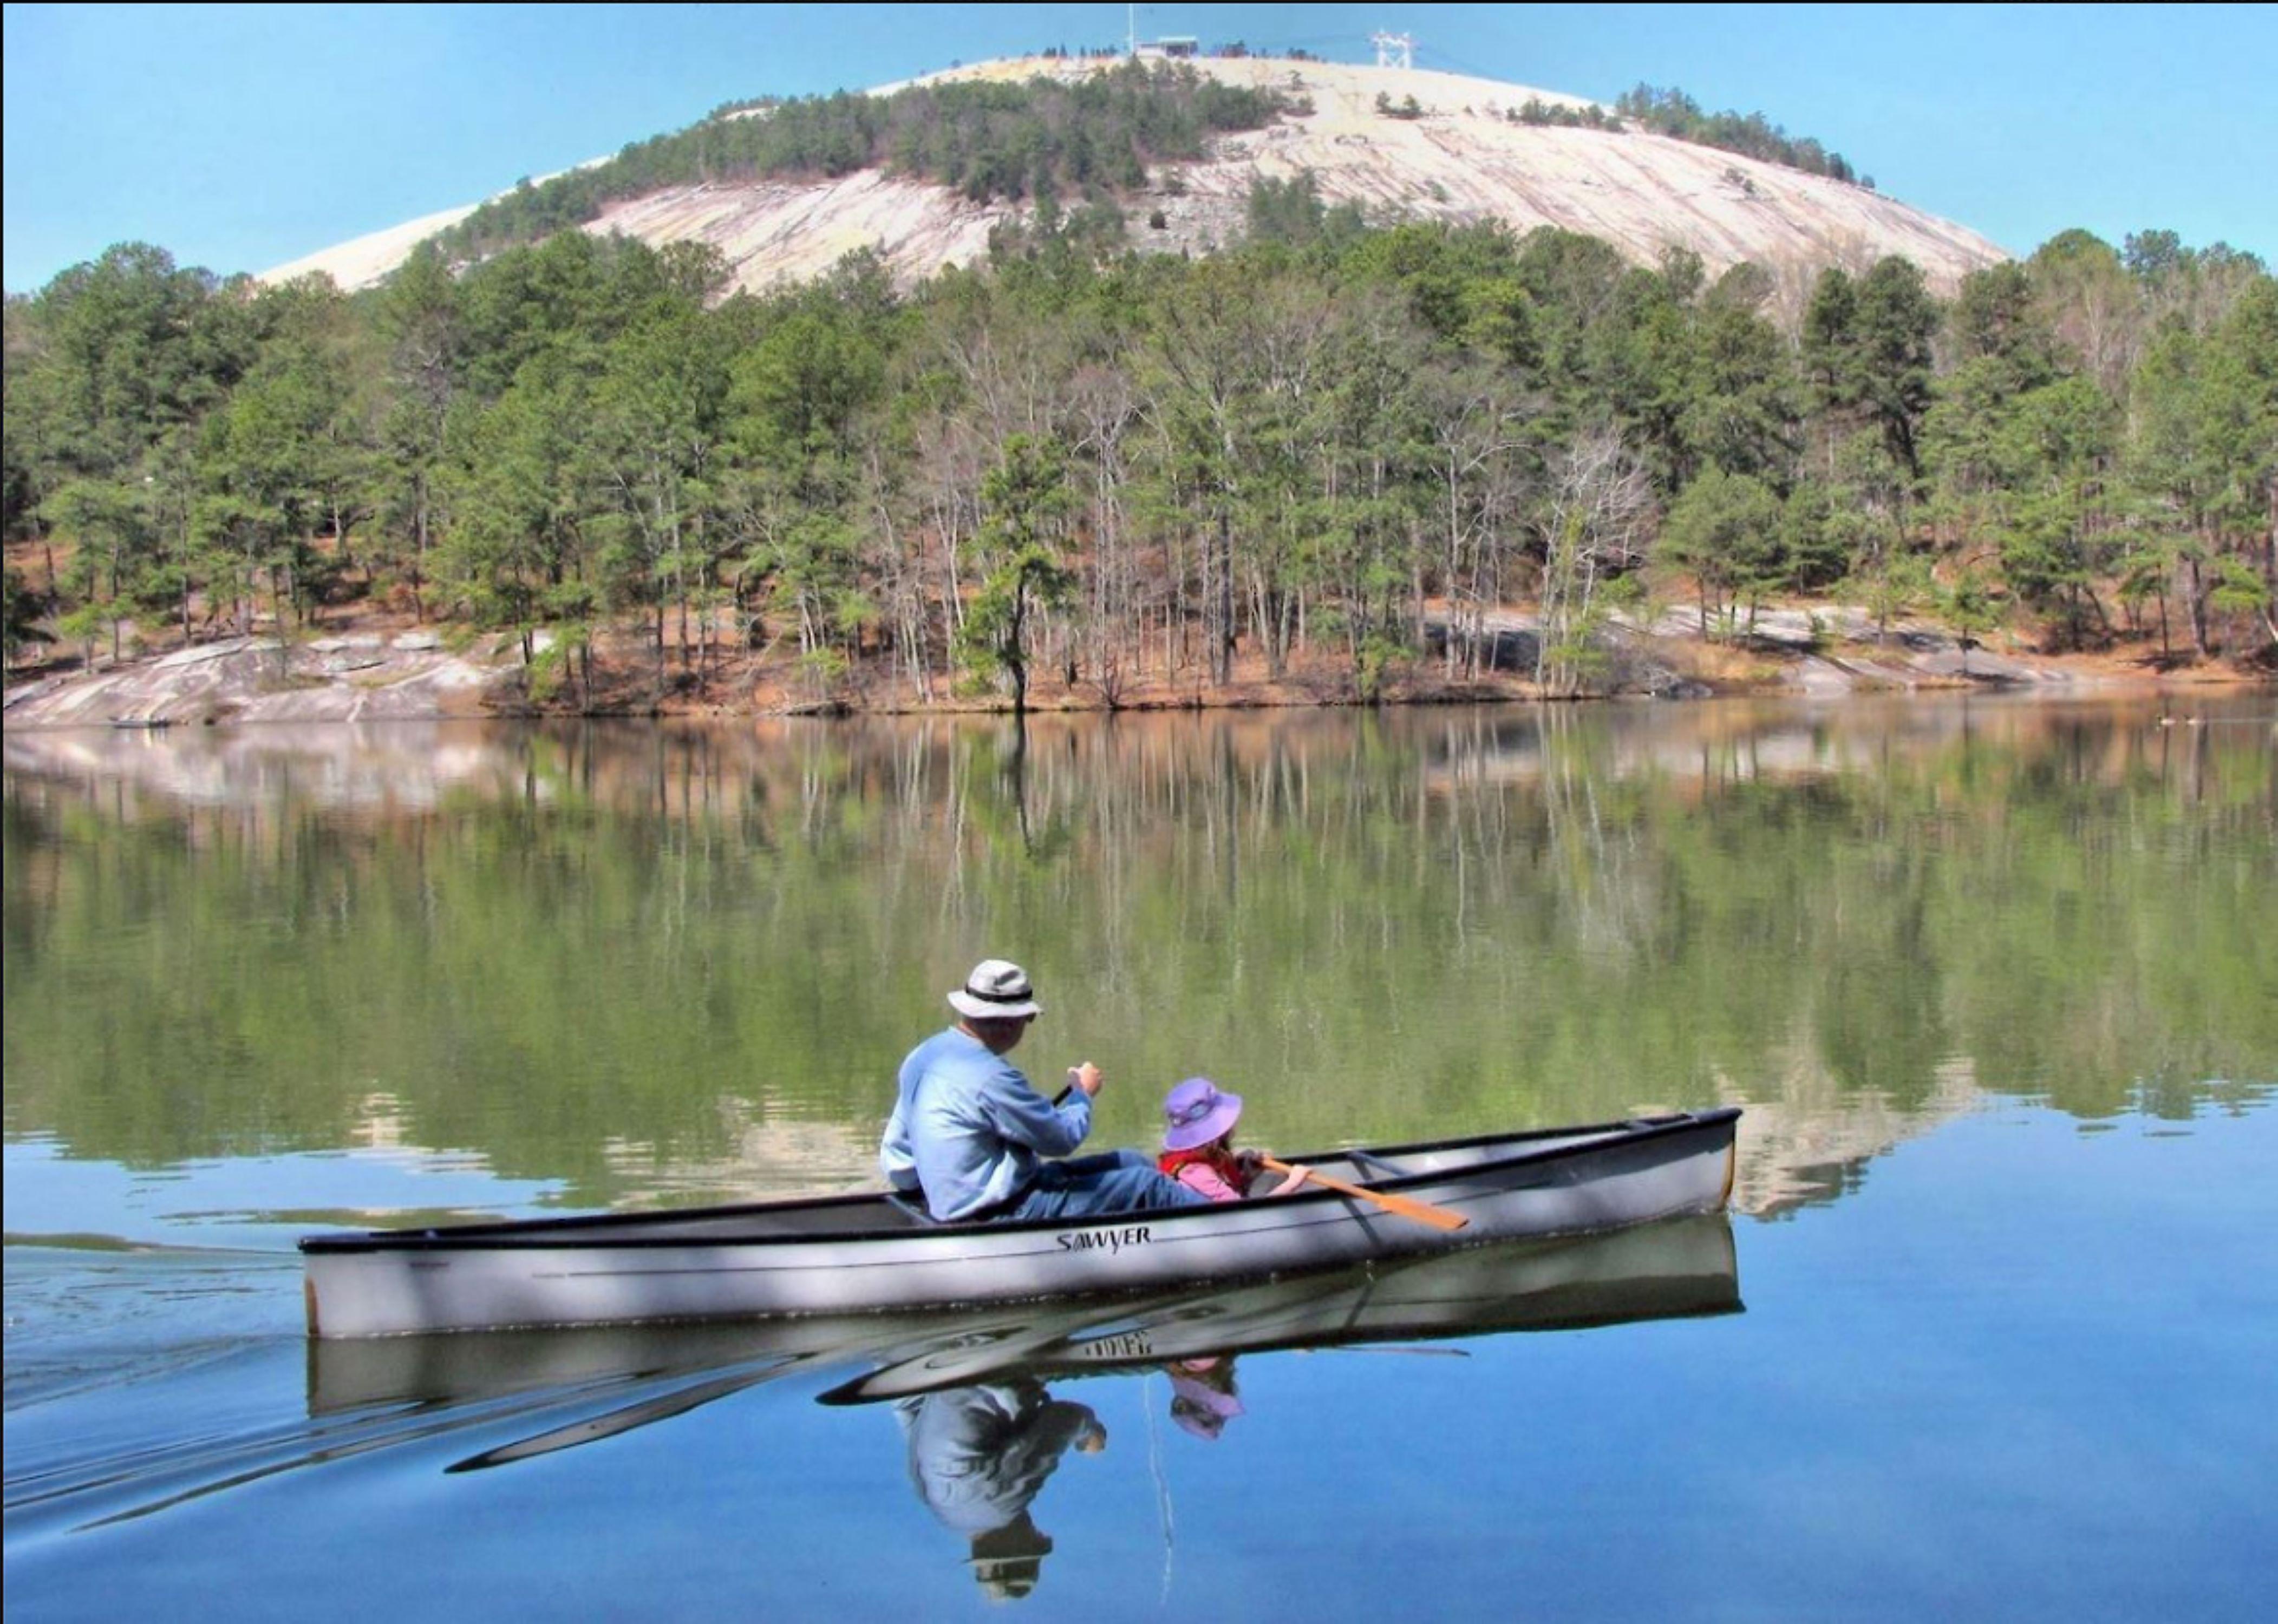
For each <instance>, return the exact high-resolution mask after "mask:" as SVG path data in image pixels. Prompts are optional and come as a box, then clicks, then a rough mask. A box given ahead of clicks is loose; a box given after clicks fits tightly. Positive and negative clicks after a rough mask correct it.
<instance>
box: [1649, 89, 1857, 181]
mask: <svg viewBox="0 0 2278 1624" xmlns="http://www.w3.org/2000/svg"><path fill="white" fill-rule="evenodd" d="M1614 111H1616V112H1617V113H1618V114H1619V115H1620V116H1621V117H1622V118H1626V119H1628V120H1630V121H1631V122H1632V123H1634V124H1637V125H1639V126H1642V127H1643V128H1645V129H1647V130H1650V131H1652V132H1653V133H1655V134H1656V135H1669V136H1673V137H1675V138H1676V139H1677V140H1678V141H1694V142H1697V143H1698V144H1700V145H1701V146H1704V147H1717V148H1721V149H1724V151H1726V152H1737V153H1739V154H1740V155H1741V156H1744V157H1751V158H1760V159H1762V161H1763V162H1765V163H1767V164H1784V165H1785V166H1786V167H1787V168H1789V169H1800V170H1801V171H1803V172H1805V173H1806V174H1809V175H1824V176H1826V177H1827V178H1828V179H1831V180H1841V181H1846V182H1852V181H1859V180H1860V177H1859V176H1858V174H1857V172H1855V171H1854V170H1853V169H1852V167H1851V165H1850V164H1848V163H1846V162H1845V161H1844V158H1843V155H1842V154H1841V153H1839V152H1830V151H1829V150H1827V149H1826V148H1824V147H1823V146H1822V145H1820V143H1819V142H1818V141H1815V140H1813V139H1812V138H1811V137H1810V136H1808V135H1804V136H1791V135H1789V134H1788V133H1787V132H1786V131H1785V130H1783V129H1782V128H1780V126H1777V125H1776V124H1774V123H1772V122H1771V121H1770V119H1768V118H1765V117H1764V116H1763V114H1762V113H1747V114H1742V113H1736V112H1722V113H1710V112H1704V111H1701V103H1698V102H1696V101H1694V100H1693V98H1692V97H1691V96H1689V95H1686V93H1685V92H1684V91H1682V90H1678V89H1676V88H1670V89H1666V90H1664V89H1658V88H1655V87H1654V86H1652V85H1644V84H1641V85H1639V86H1637V87H1636V88H1634V89H1630V90H1625V91H1624V92H1623V93H1622V94H1621V95H1619V96H1618V97H1617V98H1616V100H1615V103H1614ZM1861 184H1865V185H1871V183H1868V182H1861Z"/></svg>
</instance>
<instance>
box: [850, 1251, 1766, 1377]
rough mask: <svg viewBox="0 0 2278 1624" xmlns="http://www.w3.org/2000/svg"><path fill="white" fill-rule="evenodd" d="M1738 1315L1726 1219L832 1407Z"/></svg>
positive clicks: (1162, 1325) (1178, 1330) (1414, 1279)
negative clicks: (988, 1386)
mask: <svg viewBox="0 0 2278 1624" xmlns="http://www.w3.org/2000/svg"><path fill="white" fill-rule="evenodd" d="M1739 1308H1740V1288H1739V1270H1738V1269H1737V1267H1736V1265H1735V1262H1734V1259H1733V1255H1732V1231H1731V1225H1730V1224H1729V1223H1728V1222H1727V1221H1726V1219H1725V1218H1724V1215H1723V1214H1721V1213H1717V1214H1709V1215H1703V1216H1697V1217H1689V1218H1676V1219H1671V1220H1670V1221H1668V1222H1667V1223H1663V1224H1646V1225H1642V1226H1640V1227H1637V1228H1633V1229H1627V1230H1622V1231H1617V1232H1615V1233H1612V1234H1605V1235H1578V1236H1568V1237H1566V1238H1563V1239H1556V1240H1532V1241H1524V1240H1523V1241H1510V1242H1507V1243H1505V1244H1502V1245H1499V1246H1492V1247H1473V1248H1470V1249H1467V1250H1464V1251H1461V1252H1454V1253H1449V1254H1442V1255H1440V1256H1434V1257H1424V1258H1416V1259H1410V1260H1408V1261H1406V1262H1398V1263H1392V1264H1383V1265H1365V1266H1364V1267H1362V1268H1359V1269H1341V1270H1337V1271H1335V1272H1333V1273H1327V1274H1315V1275H1302V1276H1298V1277H1294V1278H1290V1279H1286V1280H1269V1281H1265V1282H1261V1283H1259V1284H1257V1285H1249V1286H1237V1287H1233V1288H1230V1289H1227V1290H1224V1291H1220V1292H1214V1293H1190V1294H1188V1295H1185V1296H1182V1297H1176V1298H1162V1299H1149V1300H1146V1301H1143V1302H1141V1303H1136V1304H1131V1305H1126V1306H1123V1307H1122V1308H1121V1310H1120V1312H1117V1311H1114V1310H1111V1309H1107V1308H1104V1307H1095V1308H1093V1310H1092V1311H1091V1312H1090V1313H1089V1315H1082V1314H1074V1313H1071V1314H1068V1315H1062V1316H1060V1317H1059V1318H1058V1319H1057V1320H1055V1321H1053V1322H1049V1323H1038V1324H1035V1325H1031V1326H1028V1327H1024V1328H1022V1329H1021V1330H1020V1331H1018V1332H1013V1333H1008V1334H1005V1335H1000V1336H998V1337H994V1338H970V1337H968V1338H964V1339H963V1340H961V1341H959V1342H948V1341H944V1342H940V1343H937V1344H936V1345H934V1346H929V1347H927V1348H925V1349H923V1350H922V1351H921V1352H918V1353H913V1354H911V1355H908V1356H906V1357H904V1358H902V1359H899V1360H895V1361H888V1362H885V1363H883V1364H881V1366H880V1368H879V1369H876V1370H875V1371H873V1372H872V1373H871V1374H869V1375H868V1376H862V1377H860V1378H859V1379H857V1380H855V1381H852V1382H849V1383H847V1384H845V1385H844V1386H842V1387H838V1388H836V1389H834V1390H832V1391H829V1392H827V1393H825V1394H823V1395H822V1399H823V1402H824V1403H826V1404H863V1403H869V1402H872V1401H875V1400H878V1399H900V1398H906V1397H908V1396H909V1395H911V1394H913V1393H920V1392H930V1391H936V1390H937V1389H940V1388H944V1387H955V1386H961V1385H963V1384H967V1383H969V1382H978V1381H990V1380H996V1379H998V1378H999V1377H1001V1376H1004V1375H1005V1374H1007V1373H1008V1372H1010V1371H1012V1370H1014V1369H1018V1370H1019V1371H1020V1372H1021V1373H1022V1374H1024V1375H1028V1376H1036V1377H1038V1378H1040V1379H1047V1380H1050V1379H1057V1378H1059V1377H1061V1376H1080V1375H1085V1374H1090V1373H1097V1372H1104V1371H1108V1370H1112V1369H1120V1368H1126V1367H1130V1366H1153V1365H1157V1364H1160V1363H1163V1362H1165V1361H1170V1360H1181V1359H1199V1358H1204V1357H1225V1356H1227V1355H1230V1354H1235V1353H1258V1352H1264V1351H1269V1350H1273V1349H1278V1348H1301V1347H1302V1348H1319V1347H1338V1346H1348V1345H1350V1344H1354V1343H1370V1344H1377V1343H1385V1344H1391V1343H1401V1342H1416V1341H1423V1340H1426V1339H1432V1340H1441V1339H1446V1338H1459V1337H1473V1336H1486V1335H1490V1334H1495V1333H1500V1332H1504V1331H1517V1330H1579V1329H1580V1328H1582V1327H1585V1326H1591V1325H1611V1324H1619V1323H1627V1322H1630V1321H1635V1320H1661V1319H1684V1318H1690V1317H1696V1316H1701V1315H1716V1314H1733V1313H1738V1312H1739Z"/></svg>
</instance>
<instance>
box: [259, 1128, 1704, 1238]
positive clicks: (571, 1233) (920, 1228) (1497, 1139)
mask: <svg viewBox="0 0 2278 1624" xmlns="http://www.w3.org/2000/svg"><path fill="white" fill-rule="evenodd" d="M1739 1115H1740V1110H1739V1108H1738V1107H1737V1106H1721V1107H1717V1108H1715V1109H1708V1110H1701V1111H1686V1112H1678V1113H1673V1114H1670V1115H1665V1116H1655V1117H1643V1118H1630V1119H1627V1120H1624V1121H1620V1122H1609V1123H1597V1124H1591V1125H1585V1126H1579V1127H1557V1128H1542V1129H1535V1130H1529V1131H1525V1132H1517V1133H1479V1134H1472V1135H1467V1136H1464V1137H1460V1138H1456V1139H1447V1140H1428V1141H1418V1142H1416V1143H1410V1144H1404V1145H1391V1146H1367V1147H1344V1148H1341V1149H1334V1150H1320V1151H1312V1152H1305V1153H1301V1154H1294V1155H1288V1156H1286V1157H1284V1158H1283V1159H1284V1160H1286V1161H1289V1162H1298V1163H1312V1162H1329V1161H1334V1160H1336V1159H1338V1158H1340V1157H1348V1156H1350V1155H1352V1153H1353V1150H1354V1149H1355V1148H1362V1149H1365V1150H1366V1151H1367V1153H1368V1154H1369V1155H1371V1156H1374V1157H1378V1158H1382V1159H1386V1160H1390V1159H1395V1158H1397V1157H1400V1156H1403V1155H1425V1154H1429V1153H1434V1152H1445V1151H1460V1150H1468V1149H1475V1148H1477V1147H1479V1146H1482V1145H1502V1144H1509V1145H1514V1146H1524V1145H1525V1144H1527V1143H1528V1142H1529V1141H1531V1140H1571V1142H1569V1143H1561V1144H1555V1145H1549V1146H1547V1147H1538V1148H1533V1149H1521V1150H1519V1151H1518V1152H1517V1153H1516V1154H1514V1155H1505V1156H1497V1157H1494V1158H1493V1159H1491V1160H1487V1161H1483V1162H1478V1163H1469V1164H1466V1165H1464V1166H1462V1167H1458V1168H1442V1169H1440V1170H1430V1171H1423V1172H1415V1173H1403V1174H1401V1175H1399V1176H1397V1177H1390V1176H1387V1177H1382V1178H1359V1179H1357V1180H1356V1181H1355V1182H1357V1183H1358V1184H1360V1185H1361V1186H1364V1187H1365V1188H1367V1189H1371V1190H1380V1191H1384V1192H1387V1193H1395V1194H1399V1193H1409V1192H1411V1191H1414V1190H1418V1189H1422V1188H1426V1187H1429V1186H1434V1185H1445V1184H1449V1183H1451V1182H1457V1181H1461V1182H1472V1181H1475V1180H1484V1179H1489V1178H1493V1177H1494V1176H1495V1175H1496V1174H1498V1173H1500V1172H1502V1171H1504V1170H1508V1169H1510V1168H1513V1167H1517V1166H1522V1165H1527V1164H1546V1165H1547V1164H1550V1163H1556V1162H1559V1161H1561V1160H1563V1159H1565V1158H1568V1157H1571V1156H1581V1155H1603V1154H1604V1153H1605V1152H1607V1151H1608V1150H1609V1149H1611V1148H1614V1147H1621V1146H1632V1145H1640V1144H1647V1143H1650V1142H1651V1141H1653V1140H1658V1139H1666V1138H1672V1137H1676V1136H1678V1135H1683V1134H1691V1133H1696V1132H1701V1130H1703V1129H1708V1128H1715V1127H1718V1126H1723V1125H1729V1124H1730V1123H1731V1122H1732V1121H1733V1120H1735V1119H1736V1118H1738V1117H1739ZM1355 1170H1356V1171H1358V1170H1359V1167H1358V1164H1357V1163H1356V1164H1355ZM1331 1201H1334V1202H1338V1203H1342V1204H1345V1205H1348V1206H1350V1205H1355V1204H1362V1205H1365V1203H1356V1202H1355V1201H1354V1198H1352V1197H1349V1196H1346V1195H1342V1194H1340V1193H1337V1192H1335V1191H1334V1190H1326V1189H1314V1190H1308V1191H1305V1192H1303V1193H1300V1194H1296V1195H1291V1196H1284V1197H1280V1198H1278V1199H1277V1200H1276V1201H1274V1203H1273V1204H1274V1206H1275V1207H1276V1208H1280V1209H1282V1210H1285V1211H1286V1210H1288V1209H1289V1204H1292V1203H1301V1204H1302V1205H1300V1206H1298V1207H1297V1208H1296V1209H1297V1210H1303V1207H1306V1206H1311V1205H1316V1204H1319V1203H1323V1202H1331ZM889 1202H890V1198H889V1197H888V1196H887V1195H885V1194H884V1193H880V1192H875V1191H864V1192H857V1193H852V1194H848V1195H826V1196H812V1197H805V1198H795V1199H793V1200H791V1201H751V1202H740V1203H735V1204H731V1205H726V1206H718V1207H692V1208H682V1209H679V1210H669V1211H664V1212H657V1213H646V1214H638V1215H631V1216H628V1215H625V1214H623V1213H581V1214H577V1215H574V1216H566V1217H558V1218H522V1219H502V1220H493V1221H485V1222H483V1223H478V1224H452V1225H438V1226H436V1227H433V1228H428V1229H417V1230H373V1231H346V1232H335V1233H330V1234H321V1235H304V1236H302V1238H301V1239H300V1241H299V1243H298V1245H299V1248H300V1250H301V1251H302V1253H303V1254H307V1255H310V1256H340V1255H343V1254H356V1253H375V1252H463V1251H516V1252H524V1251H527V1252H546V1251H553V1250H562V1249H592V1248H606V1249H608V1250H610V1251H617V1250H640V1249H646V1248H651V1247H660V1248H661V1247H682V1248H685V1247H716V1246H733V1247H738V1248H744V1247H793V1246H812V1245H835V1244H842V1243H843V1244H856V1245H859V1244H862V1243H866V1242H877V1241H898V1240H911V1239H919V1238H922V1237H929V1236H939V1237H943V1238H952V1237H957V1236H970V1235H980V1234H990V1235H1003V1234H1018V1233H1021V1232H1023V1231H1038V1230H1052V1231H1081V1230H1089V1229H1112V1228H1120V1227H1122V1226H1125V1225H1128V1224H1131V1223H1133V1222H1134V1221H1135V1220H1141V1221H1143V1222H1145V1223H1147V1224H1173V1225H1178V1226H1181V1227H1183V1226H1186V1225H1189V1224H1196V1223H1207V1222H1210V1221H1212V1220H1214V1219H1215V1220H1219V1221H1221V1222H1222V1221H1223V1220H1224V1219H1225V1218H1226V1217H1227V1216H1229V1215H1230V1214H1235V1213H1242V1212H1249V1213H1253V1214H1254V1212H1255V1210H1256V1208H1255V1204H1254V1203H1250V1202H1242V1203H1238V1204H1235V1203H1214V1204H1212V1205H1211V1206H1206V1207H1173V1208H1158V1209H1155V1210H1151V1211H1148V1212H1145V1213H1142V1214H1135V1213H1131V1212H1115V1213H1103V1214H1099V1215H1097V1216H1091V1217H1084V1218H1070V1217H1046V1218H1028V1219H1001V1218H1000V1219H995V1220H984V1221H982V1222H979V1223H967V1222H949V1223H942V1222H930V1223H918V1224H901V1225H898V1226H896V1227H893V1228H882V1227H879V1226H877V1225H875V1224H869V1225H865V1226H863V1227H860V1228H853V1229H834V1230H822V1229H818V1230H812V1231H799V1230H792V1231H777V1232H775V1233H768V1234H748V1235H732V1236H719V1237H695V1236H691V1235H688V1234H686V1233H681V1234H656V1235H645V1234H640V1233H638V1232H636V1233H630V1234H624V1233H612V1234H608V1235H605V1236H602V1237H599V1238H597V1237H596V1236H595V1235H594V1233H593V1231H621V1230H625V1229H628V1228H633V1229H638V1227H640V1226H644V1225H654V1226H655V1227H657V1228H660V1229H662V1228H665V1227H667V1226H681V1225H687V1224H700V1223H714V1222H721V1221H725V1220H731V1219H735V1218H738V1217H744V1216H749V1217H752V1218H755V1219H763V1218H765V1217H768V1216H771V1215H775V1214H780V1213H790V1212H801V1213H815V1212H825V1211H829V1210H830V1209H832V1208H848V1209H860V1210H863V1211H875V1210H877V1209H879V1208H887V1207H888V1206H889ZM1456 1244H1458V1245H1460V1244H1461V1242H1460V1241H1458V1242H1456Z"/></svg>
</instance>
